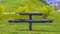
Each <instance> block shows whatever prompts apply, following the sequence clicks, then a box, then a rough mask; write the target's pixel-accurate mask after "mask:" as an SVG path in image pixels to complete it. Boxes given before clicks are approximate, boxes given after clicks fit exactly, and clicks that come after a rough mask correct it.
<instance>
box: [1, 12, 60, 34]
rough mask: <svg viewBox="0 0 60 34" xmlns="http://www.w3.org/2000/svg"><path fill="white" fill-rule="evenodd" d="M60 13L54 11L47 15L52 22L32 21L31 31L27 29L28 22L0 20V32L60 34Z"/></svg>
mask: <svg viewBox="0 0 60 34" xmlns="http://www.w3.org/2000/svg"><path fill="white" fill-rule="evenodd" d="M59 14H60V13H57V12H54V14H53V15H50V16H49V19H53V20H54V22H52V23H33V24H32V29H33V30H32V31H29V23H8V22H0V33H1V34H60V16H59Z"/></svg>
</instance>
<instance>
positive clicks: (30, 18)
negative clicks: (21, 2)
mask: <svg viewBox="0 0 60 34" xmlns="http://www.w3.org/2000/svg"><path fill="white" fill-rule="evenodd" d="M29 20H32V15H29ZM29 30H30V31H32V22H29Z"/></svg>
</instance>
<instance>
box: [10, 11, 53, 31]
mask: <svg viewBox="0 0 60 34" xmlns="http://www.w3.org/2000/svg"><path fill="white" fill-rule="evenodd" d="M16 14H20V15H28V16H29V19H15V20H9V22H14V23H17V22H29V30H30V31H32V23H46V22H48V23H51V22H53V20H49V19H40V20H33V19H32V16H33V15H39V16H41V15H43V14H45V13H44V12H40V13H38V12H16Z"/></svg>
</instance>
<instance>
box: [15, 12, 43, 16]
mask: <svg viewBox="0 0 60 34" xmlns="http://www.w3.org/2000/svg"><path fill="white" fill-rule="evenodd" d="M16 14H21V15H42V14H44V12H16Z"/></svg>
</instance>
